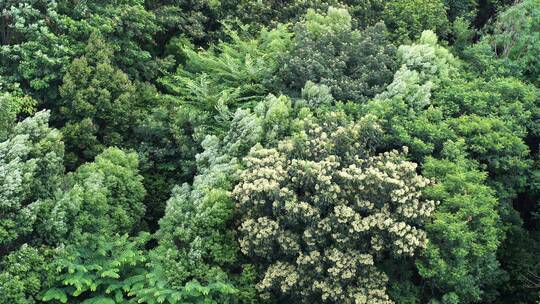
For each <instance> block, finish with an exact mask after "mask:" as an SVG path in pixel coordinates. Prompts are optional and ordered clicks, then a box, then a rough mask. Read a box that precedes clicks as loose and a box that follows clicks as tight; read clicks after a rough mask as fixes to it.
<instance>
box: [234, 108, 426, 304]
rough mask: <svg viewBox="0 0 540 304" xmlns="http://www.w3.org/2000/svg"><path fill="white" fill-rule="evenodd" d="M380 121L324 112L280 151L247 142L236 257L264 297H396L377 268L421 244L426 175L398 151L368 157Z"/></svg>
mask: <svg viewBox="0 0 540 304" xmlns="http://www.w3.org/2000/svg"><path fill="white" fill-rule="evenodd" d="M378 133H379V129H378V126H377V125H376V124H373V121H372V120H370V119H364V120H361V121H359V122H357V123H352V122H350V121H348V120H347V118H346V117H344V116H343V113H339V112H337V113H336V112H330V113H328V114H327V116H322V117H321V118H320V122H318V123H317V122H313V121H311V122H310V121H305V130H304V131H303V132H302V133H300V134H298V136H296V137H293V138H292V139H290V140H284V141H281V142H280V143H279V144H278V148H262V147H254V148H252V150H251V151H250V153H249V155H248V156H247V157H246V158H245V159H244V162H245V163H246V168H245V170H244V171H243V172H242V174H241V175H240V183H239V184H238V185H237V186H236V187H235V189H234V192H233V194H234V197H235V199H236V203H237V208H238V209H239V211H240V222H241V224H240V227H239V242H240V248H241V250H242V253H244V254H246V255H247V256H248V257H249V259H250V260H251V261H252V262H253V263H254V264H255V267H257V268H259V269H260V271H261V274H260V276H259V283H258V284H257V288H258V290H259V291H260V292H261V293H262V296H263V298H274V299H275V300H278V301H288V302H291V301H292V302H295V303H313V302H320V303H335V302H340V303H393V302H392V301H391V300H390V299H389V297H388V295H387V294H386V284H387V281H388V278H387V276H386V275H385V273H384V272H383V271H381V264H382V263H388V262H391V261H394V263H395V267H399V264H400V263H403V262H401V261H400V260H401V259H407V258H408V257H411V256H413V255H414V254H415V252H416V251H417V250H418V249H420V248H423V247H425V246H426V244H427V239H426V235H425V231H424V230H423V226H424V222H425V221H426V220H428V219H429V218H430V216H431V214H432V212H433V211H434V209H435V202H434V201H430V200H425V199H424V198H423V197H422V190H423V189H424V188H425V187H426V185H428V184H429V180H428V179H426V178H423V177H422V176H419V175H417V174H416V172H415V170H416V166H417V165H416V164H414V163H411V162H408V161H406V160H405V157H404V154H402V153H399V152H397V151H391V152H385V153H382V154H379V155H375V156H373V155H372V152H371V151H373V150H374V148H375V146H374V140H375V139H376V138H377V136H378Z"/></svg>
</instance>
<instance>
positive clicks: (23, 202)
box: [0, 112, 64, 256]
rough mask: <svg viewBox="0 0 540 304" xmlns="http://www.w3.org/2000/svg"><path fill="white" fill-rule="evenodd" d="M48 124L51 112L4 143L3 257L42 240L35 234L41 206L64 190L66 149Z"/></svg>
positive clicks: (0, 185) (0, 191) (0, 182)
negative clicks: (61, 186) (59, 188)
mask: <svg viewBox="0 0 540 304" xmlns="http://www.w3.org/2000/svg"><path fill="white" fill-rule="evenodd" d="M48 120H49V112H39V113H37V114H36V115H35V116H33V117H30V118H27V119H25V120H24V121H22V122H20V123H18V124H17V125H16V126H14V127H13V131H12V132H10V135H9V137H8V138H7V140H5V141H3V142H2V143H0V172H2V174H1V175H0V176H1V177H0V197H1V200H2V204H0V206H1V207H0V214H1V215H2V217H1V219H0V244H1V246H2V249H1V250H0V256H3V255H5V254H6V253H8V252H9V251H11V250H14V249H16V248H18V247H19V246H20V245H21V244H23V243H24V242H26V241H36V240H37V239H38V238H37V237H36V235H35V234H33V232H34V225H35V222H36V219H37V217H38V215H39V208H40V205H41V204H42V203H43V200H45V199H48V198H51V197H53V196H54V194H55V191H56V190H57V188H58V187H59V186H60V182H61V177H62V175H63V171H64V167H63V165H62V160H63V158H62V157H63V154H64V145H63V142H62V137H61V135H60V133H59V132H58V131H57V130H54V129H51V128H49V126H48Z"/></svg>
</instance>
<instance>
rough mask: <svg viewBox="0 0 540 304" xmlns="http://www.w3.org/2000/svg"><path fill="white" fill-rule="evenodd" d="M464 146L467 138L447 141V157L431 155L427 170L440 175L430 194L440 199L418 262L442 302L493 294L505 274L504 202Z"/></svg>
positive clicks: (473, 299) (466, 300)
mask: <svg viewBox="0 0 540 304" xmlns="http://www.w3.org/2000/svg"><path fill="white" fill-rule="evenodd" d="M464 146H465V142H464V140H462V139H461V140H459V141H457V142H453V141H449V142H447V143H445V145H444V149H443V151H442V152H441V155H442V157H441V158H439V159H437V158H433V157H428V158H427V160H426V161H425V163H424V166H423V170H422V172H423V174H424V175H425V176H426V177H429V178H432V179H434V180H435V181H436V183H435V184H433V185H432V186H430V187H428V189H426V190H425V194H426V196H427V197H428V198H430V199H433V200H438V201H440V204H439V206H438V207H437V210H436V212H435V213H434V215H433V221H432V222H430V223H429V224H427V226H426V232H427V235H428V237H429V239H430V242H429V244H428V246H427V247H426V249H425V250H423V251H422V253H421V257H420V258H419V259H418V260H417V266H418V270H419V273H420V275H421V276H422V278H423V279H424V280H425V282H427V283H428V286H429V287H428V288H430V289H431V291H429V290H428V291H427V294H428V295H430V294H433V293H435V294H436V296H435V298H436V299H438V300H442V303H476V302H478V301H481V300H488V299H493V298H494V296H495V295H496V288H497V285H498V284H499V282H500V280H502V279H503V278H504V276H503V272H502V270H501V269H500V263H499V262H498V260H497V249H498V248H499V246H500V244H501V241H502V240H503V237H504V230H503V229H502V223H501V219H500V217H499V214H498V212H497V209H498V207H497V206H498V204H499V202H498V199H497V197H496V193H495V192H494V191H493V190H492V189H490V188H489V187H488V186H487V185H486V179H487V174H486V173H485V172H482V171H481V170H479V169H478V168H477V165H476V164H475V162H474V161H470V160H468V159H467V154H466V153H464V151H463V150H464ZM430 297H431V298H433V296H430ZM436 303H438V302H436Z"/></svg>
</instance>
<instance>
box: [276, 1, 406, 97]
mask: <svg viewBox="0 0 540 304" xmlns="http://www.w3.org/2000/svg"><path fill="white" fill-rule="evenodd" d="M351 20H352V19H351V16H350V15H349V13H348V12H347V10H345V9H338V8H333V7H331V8H329V9H328V12H327V13H326V14H325V15H321V14H318V13H316V12H315V11H314V10H309V11H308V13H307V14H306V16H305V21H304V22H299V23H297V24H296V25H295V37H294V41H293V45H292V49H291V50H290V51H289V52H288V53H287V54H286V55H285V56H284V57H283V58H282V59H281V61H280V63H281V64H280V65H281V68H280V69H279V71H278V74H277V76H276V80H277V81H278V82H279V83H280V86H279V87H278V88H279V89H281V90H283V91H285V92H290V93H291V95H292V96H298V94H299V91H300V89H301V88H303V87H304V84H305V83H306V82H307V81H311V82H314V83H316V84H324V85H326V86H328V87H329V88H330V89H331V91H332V95H333V96H334V98H336V99H337V100H343V101H348V100H351V101H354V102H358V103H362V102H365V101H367V99H369V98H371V97H374V96H375V95H376V94H377V93H380V92H381V91H382V90H383V88H384V87H385V85H386V84H387V83H389V82H390V81H391V77H392V75H393V73H394V70H395V69H396V63H395V52H396V49H395V47H394V46H393V45H392V44H391V43H390V42H389V41H388V39H387V32H386V28H385V27H384V25H383V24H381V23H379V24H377V25H375V26H373V27H369V28H367V29H366V30H365V31H362V32H361V31H358V30H353V29H352V24H351Z"/></svg>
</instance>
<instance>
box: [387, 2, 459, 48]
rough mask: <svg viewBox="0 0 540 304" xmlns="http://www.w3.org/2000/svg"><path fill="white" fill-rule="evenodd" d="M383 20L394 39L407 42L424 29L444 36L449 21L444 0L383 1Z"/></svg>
mask: <svg viewBox="0 0 540 304" xmlns="http://www.w3.org/2000/svg"><path fill="white" fill-rule="evenodd" d="M383 20H384V22H385V23H386V25H387V26H388V29H389V30H390V32H391V33H392V38H393V39H394V41H397V42H400V43H407V42H410V41H414V40H415V39H417V38H419V35H420V34H421V33H422V32H423V31H425V30H431V31H434V32H436V33H437V34H438V35H439V36H440V37H443V38H444V37H446V35H447V33H448V30H449V22H448V18H447V16H446V8H445V5H444V1H442V0H437V1H429V0H406V1H400V0H391V1H387V2H386V3H385V7H384V11H383Z"/></svg>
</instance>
